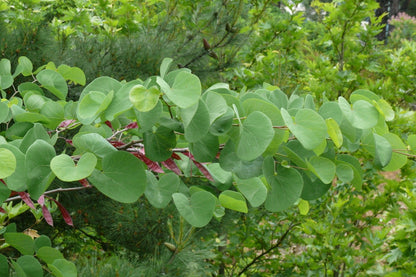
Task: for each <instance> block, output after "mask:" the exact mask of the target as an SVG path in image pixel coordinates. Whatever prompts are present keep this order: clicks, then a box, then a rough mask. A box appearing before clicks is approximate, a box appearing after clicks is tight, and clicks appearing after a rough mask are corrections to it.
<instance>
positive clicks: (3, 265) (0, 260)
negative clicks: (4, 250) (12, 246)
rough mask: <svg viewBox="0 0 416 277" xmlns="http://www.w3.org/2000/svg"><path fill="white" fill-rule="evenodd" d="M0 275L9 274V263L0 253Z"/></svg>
mask: <svg viewBox="0 0 416 277" xmlns="http://www.w3.org/2000/svg"><path fill="white" fill-rule="evenodd" d="M0 276H5V277H6V276H9V263H8V261H7V257H6V256H4V255H3V254H0Z"/></svg>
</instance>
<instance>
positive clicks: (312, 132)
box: [281, 109, 327, 150]
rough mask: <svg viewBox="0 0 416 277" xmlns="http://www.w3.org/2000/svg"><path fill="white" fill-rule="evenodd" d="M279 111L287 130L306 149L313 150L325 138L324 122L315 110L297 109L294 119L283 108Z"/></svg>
mask: <svg viewBox="0 0 416 277" xmlns="http://www.w3.org/2000/svg"><path fill="white" fill-rule="evenodd" d="M281 113H282V117H283V119H284V121H285V123H286V125H287V127H288V128H289V130H290V131H291V132H292V133H293V135H294V136H295V137H296V138H297V139H298V140H299V141H300V143H302V145H303V147H305V148H306V149H308V150H313V149H315V148H317V147H319V146H320V145H321V144H322V142H323V141H324V140H325V139H326V136H327V127H326V123H325V120H324V119H323V118H322V117H321V116H320V115H319V114H318V113H317V112H315V111H313V110H310V109H304V110H299V111H298V112H297V113H296V116H295V121H293V119H292V117H291V116H290V114H289V113H288V112H287V111H286V110H285V109H282V110H281Z"/></svg>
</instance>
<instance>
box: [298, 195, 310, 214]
mask: <svg viewBox="0 0 416 277" xmlns="http://www.w3.org/2000/svg"><path fill="white" fill-rule="evenodd" d="M298 208H299V213H300V214H301V215H307V214H308V212H309V202H308V201H306V200H303V199H300V200H299V204H298Z"/></svg>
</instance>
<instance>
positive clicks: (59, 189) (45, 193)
mask: <svg viewBox="0 0 416 277" xmlns="http://www.w3.org/2000/svg"><path fill="white" fill-rule="evenodd" d="M87 188H92V186H87V187H73V188H57V189H53V190H49V191H45V192H44V193H43V194H44V195H47V194H52V193H56V192H65V191H75V190H83V189H87ZM19 199H22V198H21V197H20V196H14V197H9V198H7V199H6V200H5V201H4V202H11V201H14V200H19Z"/></svg>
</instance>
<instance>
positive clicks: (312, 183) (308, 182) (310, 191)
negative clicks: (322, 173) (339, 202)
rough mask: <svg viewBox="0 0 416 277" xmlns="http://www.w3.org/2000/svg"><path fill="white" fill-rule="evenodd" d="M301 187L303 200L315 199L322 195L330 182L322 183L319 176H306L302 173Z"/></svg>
mask: <svg viewBox="0 0 416 277" xmlns="http://www.w3.org/2000/svg"><path fill="white" fill-rule="evenodd" d="M302 180H303V189H302V194H301V197H302V199H305V200H315V199H318V198H319V197H321V196H322V195H324V194H325V193H326V192H327V191H328V190H329V188H330V187H331V184H324V183H323V182H322V181H321V180H320V179H319V178H317V177H315V176H314V175H311V176H308V175H306V174H305V173H302Z"/></svg>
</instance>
